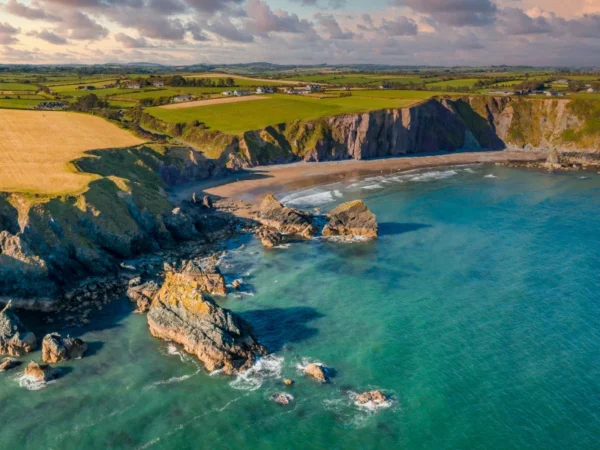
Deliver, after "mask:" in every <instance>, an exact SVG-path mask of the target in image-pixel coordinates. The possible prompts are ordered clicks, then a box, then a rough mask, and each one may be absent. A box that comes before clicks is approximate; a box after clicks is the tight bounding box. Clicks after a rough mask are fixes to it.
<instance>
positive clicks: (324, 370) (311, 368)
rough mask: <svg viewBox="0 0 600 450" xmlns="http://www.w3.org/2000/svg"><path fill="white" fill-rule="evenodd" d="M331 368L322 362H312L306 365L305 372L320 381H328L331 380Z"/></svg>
mask: <svg viewBox="0 0 600 450" xmlns="http://www.w3.org/2000/svg"><path fill="white" fill-rule="evenodd" d="M330 371H331V369H329V368H328V367H327V366H325V365H324V364H321V363H312V364H309V365H308V366H306V367H305V369H304V374H305V375H306V376H309V377H312V378H314V379H315V380H317V381H318V382H320V383H327V382H328V381H329V372H330Z"/></svg>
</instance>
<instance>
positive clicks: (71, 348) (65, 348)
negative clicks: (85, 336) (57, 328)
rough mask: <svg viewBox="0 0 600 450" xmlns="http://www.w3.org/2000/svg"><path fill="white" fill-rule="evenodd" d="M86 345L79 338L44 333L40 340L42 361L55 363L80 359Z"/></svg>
mask: <svg viewBox="0 0 600 450" xmlns="http://www.w3.org/2000/svg"><path fill="white" fill-rule="evenodd" d="M87 349H88V346H87V344H86V343H85V342H83V341H82V340H81V339H72V338H70V337H66V338H63V337H62V336H61V335H60V334H58V333H52V334H48V335H46V337H44V340H43V341H42V361H43V362H44V363H47V364H55V363H58V362H61V361H68V360H70V359H80V358H83V355H84V354H85V352H86V351H87Z"/></svg>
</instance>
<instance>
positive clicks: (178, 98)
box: [173, 95, 194, 103]
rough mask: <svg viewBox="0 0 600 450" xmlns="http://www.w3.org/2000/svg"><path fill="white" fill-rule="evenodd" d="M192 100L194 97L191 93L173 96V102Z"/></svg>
mask: <svg viewBox="0 0 600 450" xmlns="http://www.w3.org/2000/svg"><path fill="white" fill-rule="evenodd" d="M192 100H194V97H192V96H191V95H177V96H175V97H173V101H174V102H175V103H183V102H191V101H192Z"/></svg>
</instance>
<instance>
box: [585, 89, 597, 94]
mask: <svg viewBox="0 0 600 450" xmlns="http://www.w3.org/2000/svg"><path fill="white" fill-rule="evenodd" d="M586 92H589V93H590V94H593V93H594V92H596V90H595V89H594V88H589V89H588V90H587V91H586Z"/></svg>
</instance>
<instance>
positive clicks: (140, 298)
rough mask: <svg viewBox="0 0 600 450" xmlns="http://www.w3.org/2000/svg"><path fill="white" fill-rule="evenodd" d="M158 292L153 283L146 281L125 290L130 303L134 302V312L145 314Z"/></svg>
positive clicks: (158, 287)
mask: <svg viewBox="0 0 600 450" xmlns="http://www.w3.org/2000/svg"><path fill="white" fill-rule="evenodd" d="M159 290H160V286H159V285H158V283H156V282H155V281H148V282H146V283H141V284H136V283H133V284H132V285H130V286H129V288H128V289H127V297H129V299H130V300H131V301H134V302H136V304H137V309H136V312H140V313H147V312H148V311H149V310H150V305H151V304H152V300H154V296H155V295H156V294H157V293H158V291H159Z"/></svg>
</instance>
